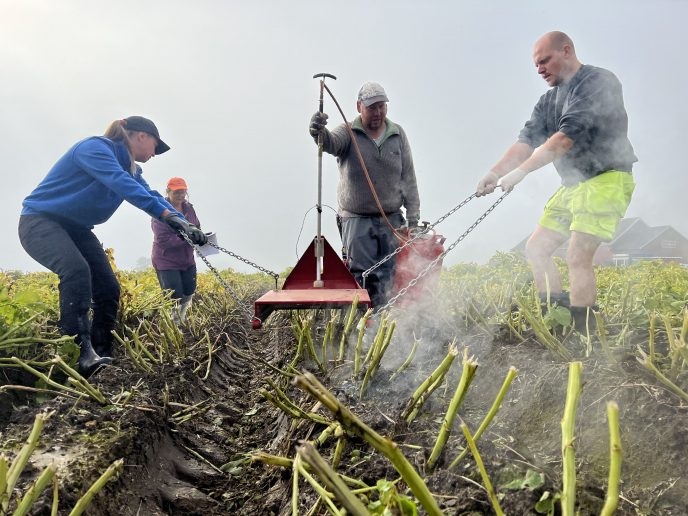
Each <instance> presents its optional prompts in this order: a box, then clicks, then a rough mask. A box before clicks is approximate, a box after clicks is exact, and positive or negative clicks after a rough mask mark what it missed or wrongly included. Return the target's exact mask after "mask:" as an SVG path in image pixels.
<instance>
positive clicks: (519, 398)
mask: <svg viewBox="0 0 688 516" xmlns="http://www.w3.org/2000/svg"><path fill="white" fill-rule="evenodd" d="M404 317H405V315H404V313H403V312H402V313H399V314H398V319H397V320H398V323H399V327H398V328H397V332H396V333H395V337H394V339H393V341H392V346H391V347H390V351H389V352H388V355H386V356H385V360H383V363H382V366H381V369H380V371H379V372H378V374H377V375H376V377H375V381H374V382H373V384H372V385H371V387H370V389H369V392H368V394H367V396H366V397H365V398H364V399H363V400H359V397H358V384H357V383H356V382H353V381H352V380H351V371H352V367H351V361H350V360H349V359H350V358H351V357H350V356H348V357H347V358H348V359H347V360H346V361H345V362H344V363H343V364H340V365H338V366H336V367H334V364H333V363H332V364H330V367H329V370H328V373H327V374H325V375H323V374H322V373H318V372H317V370H315V368H314V365H313V364H311V363H302V364H301V365H300V366H299V367H303V368H306V369H310V370H311V371H312V372H314V373H316V374H317V375H318V376H319V377H320V378H321V380H322V381H323V382H324V383H325V384H326V385H327V386H328V387H329V388H330V389H331V390H332V392H334V393H335V394H336V395H337V396H338V398H339V399H340V400H341V401H343V402H345V403H346V404H347V405H349V407H350V408H351V410H352V411H353V412H354V413H355V414H357V415H358V416H359V417H360V418H361V419H363V420H364V421H365V422H366V423H367V424H368V425H370V426H371V427H372V428H373V429H375V430H376V431H377V432H379V433H381V434H384V435H386V436H388V437H390V438H392V439H393V440H395V441H396V442H397V443H398V444H399V445H400V446H401V449H402V450H403V451H404V453H405V455H406V456H407V457H408V458H409V460H410V461H411V462H412V464H414V465H415V466H416V468H417V469H418V470H419V471H423V470H424V466H425V462H426V460H427V457H428V454H429V452H430V450H431V448H432V446H433V444H434V441H435V439H436V436H437V432H438V429H439V425H440V422H441V419H442V417H443V416H444V413H445V411H446V409H447V404H448V402H449V400H450V399H451V396H452V394H453V392H454V389H455V387H456V385H457V383H458V379H459V376H460V373H461V356H459V357H457V360H456V361H455V363H454V365H453V367H452V369H451V371H450V374H449V375H448V378H447V381H446V383H445V384H444V385H443V386H442V387H440V389H438V390H437V391H436V392H435V393H434V394H433V396H432V397H431V398H430V400H429V401H428V403H427V404H426V406H425V407H424V409H423V410H422V412H421V413H420V414H419V417H418V418H417V419H416V421H414V422H413V423H412V424H411V425H406V424H405V423H404V422H403V420H402V418H401V417H400V412H401V410H402V409H403V407H404V404H405V402H406V400H407V399H408V396H409V395H410V393H411V392H412V391H413V390H414V389H415V388H416V387H417V385H418V384H419V383H420V382H421V381H422V380H423V379H425V378H426V377H427V375H428V374H429V373H430V372H431V371H432V370H433V369H434V368H435V367H436V366H437V365H438V364H439V362H440V361H441V360H442V358H443V357H444V356H445V355H446V352H447V348H448V346H449V343H450V342H451V341H452V340H453V339H454V338H455V337H456V342H457V344H458V345H459V347H460V349H462V348H463V347H466V346H467V347H468V349H469V353H470V354H471V355H473V356H475V358H476V360H477V361H478V363H479V366H478V370H477V374H476V376H475V378H474V380H473V383H472V385H471V387H470V390H469V392H468V394H467V396H466V398H465V401H464V402H463V404H462V406H461V408H460V410H459V416H460V417H461V418H462V419H463V420H464V421H465V422H466V423H467V424H468V426H469V428H472V429H475V428H477V426H478V425H479V424H480V422H481V421H482V418H483V417H484V415H485V413H486V412H487V410H488V408H489V406H490V405H491V403H492V400H493V399H494V397H495V395H496V393H497V391H498V390H499V387H500V386H501V384H502V381H503V379H504V377H505V376H506V374H507V371H508V369H509V367H510V366H514V367H516V368H517V369H518V370H519V374H518V376H517V378H516V380H515V381H514V382H513V384H512V386H511V389H510V391H509V393H508V394H507V396H506V398H505V400H504V402H503V404H502V408H501V410H500V412H499V414H498V415H497V417H496V419H495V420H494V422H493V423H492V425H491V426H490V427H489V428H488V431H487V432H486V433H485V434H484V435H483V436H482V438H481V439H480V441H479V442H478V447H479V449H480V452H481V454H482V457H483V461H484V462H485V466H486V469H487V471H488V473H489V474H490V476H491V478H492V481H493V483H494V485H495V488H496V490H497V491H498V493H499V494H500V498H501V499H500V503H501V506H502V509H503V510H504V512H505V513H506V514H519V515H520V514H537V513H536V512H535V504H536V503H537V501H538V500H539V499H540V498H541V496H542V495H543V493H544V492H545V491H549V492H550V493H555V492H557V491H558V490H559V489H560V486H561V453H560V447H561V432H560V419H561V415H562V412H563V407H564V402H565V398H566V383H567V376H568V364H567V363H566V362H565V361H563V360H561V359H558V358H556V357H555V356H553V355H552V354H551V353H550V352H549V351H547V350H546V349H544V348H543V347H542V346H541V345H539V344H538V343H536V342H535V341H534V340H532V339H529V340H526V341H525V342H520V343H517V342H514V341H513V340H512V339H510V338H509V336H508V335H507V334H506V333H500V332H499V331H498V330H499V329H497V331H496V333H495V334H493V335H488V334H485V333H484V332H482V331H477V330H476V331H472V330H470V329H466V328H462V327H453V326H452V325H451V324H444V325H443V329H442V330H439V331H438V330H427V329H423V328H419V327H417V326H416V325H417V321H414V322H409V323H405V322H404ZM320 331H322V328H320ZM414 331H415V332H416V336H418V337H421V338H422V340H421V344H420V346H419V349H418V352H417V354H416V358H415V360H414V362H413V363H412V365H411V366H410V367H409V369H407V370H406V371H405V372H404V373H403V374H401V375H399V376H398V377H397V378H395V379H394V381H393V382H389V381H388V379H389V377H390V375H391V374H392V372H394V370H395V369H396V368H397V367H398V366H399V365H400V364H401V363H402V362H403V360H404V358H405V357H406V355H407V354H408V351H409V349H410V346H411V343H412V341H413V333H414ZM368 333H369V334H370V335H372V333H373V331H372V330H371V331H369V332H368ZM230 335H231V337H230ZM576 339H577V337H576V336H572V337H571V338H570V339H569V341H567V342H566V345H567V347H568V348H569V349H570V350H572V351H573V352H574V354H575V355H576V358H577V359H580V360H582V362H583V384H584V385H583V390H582V394H581V401H580V404H579V408H578V413H577V424H576V436H577V437H576V461H577V472H578V486H577V505H578V508H579V510H580V514H583V515H586V514H597V513H598V512H599V510H600V508H601V506H602V504H603V500H604V495H605V486H606V478H607V472H608V461H609V451H608V448H609V444H608V440H609V437H608V430H607V421H606V403H607V402H608V401H611V400H614V401H616V402H617V403H618V405H619V408H620V422H621V423H620V424H621V436H622V443H623V448H624V454H623V461H624V462H623V467H622V481H623V484H622V486H621V493H622V499H621V502H620V505H619V509H618V512H617V514H629V515H630V514H657V515H683V514H686V513H688V461H686V459H685V453H686V450H687V449H688V446H687V445H688V410H687V407H686V405H685V403H682V402H681V401H680V399H679V398H677V397H676V396H675V395H673V394H671V393H669V392H668V391H667V390H665V389H664V388H662V387H661V386H659V385H658V384H657V382H656V381H655V380H654V378H652V377H650V376H649V375H648V374H647V373H646V372H645V370H643V369H642V368H641V367H640V366H639V365H638V363H637V361H636V360H635V357H634V356H633V354H632V353H631V352H630V351H629V352H627V353H616V355H615V356H614V360H612V361H610V360H609V359H608V358H607V357H606V356H603V355H602V354H600V353H598V351H597V349H596V346H595V347H593V352H592V354H591V355H590V356H588V357H586V356H585V353H584V348H583V347H582V345H581V342H580V340H576ZM219 342H220V344H221V346H220V349H219V351H218V352H217V353H216V354H215V356H214V359H213V363H212V367H211V370H210V374H209V376H208V378H207V379H206V380H203V379H201V376H202V374H198V373H194V372H193V370H194V368H196V367H197V366H198V365H199V364H203V363H205V362H206V361H207V349H202V348H201V347H198V348H196V349H195V350H194V351H193V353H192V355H191V356H189V357H188V358H187V359H185V360H184V361H182V362H180V363H176V364H168V365H166V366H164V367H163V368H162V369H160V370H159V371H157V372H156V373H155V374H142V373H140V372H139V371H138V370H137V369H135V368H134V367H133V365H132V364H131V363H130V362H129V359H128V358H127V357H126V356H123V354H122V353H120V354H119V355H118V357H117V361H116V366H113V367H109V368H107V369H105V370H103V371H102V372H100V373H99V374H98V375H97V376H96V378H95V379H94V382H95V383H96V384H97V385H98V386H99V388H100V389H101V390H102V391H103V392H104V393H106V395H107V396H109V397H113V396H117V395H118V394H121V393H122V392H123V391H130V390H131V389H132V387H133V386H135V385H136V386H137V387H136V391H135V393H134V395H133V396H132V397H131V399H130V401H129V402H128V403H127V404H126V405H125V406H124V407H122V406H114V405H108V406H105V407H103V406H100V405H98V404H97V403H95V402H91V401H87V400H80V401H75V400H74V399H69V398H65V397H54V398H51V399H46V400H41V402H40V403H38V402H37V400H36V399H35V397H33V396H31V397H29V396H27V395H26V394H24V393H21V392H19V391H7V392H3V393H0V396H1V397H0V409H1V410H0V414H2V416H3V417H2V419H1V420H0V432H1V435H0V437H1V440H2V447H3V448H4V450H5V451H6V452H8V453H10V454H13V453H14V452H16V450H17V449H18V447H19V446H20V445H21V443H22V442H23V441H24V440H25V439H26V437H27V436H28V433H29V431H30V428H31V425H32V423H33V420H34V417H35V414H36V413H37V411H38V410H43V409H49V410H55V415H54V416H53V417H52V418H51V419H50V420H49V421H48V424H47V425H46V428H45V430H44V432H43V437H42V438H41V442H42V446H41V447H40V449H39V450H38V451H37V452H36V453H35V454H34V457H33V459H32V461H31V467H30V468H28V470H27V471H26V472H25V475H24V476H23V477H22V479H21V481H20V486H24V485H26V484H27V483H28V482H29V481H30V480H31V478H32V477H34V476H35V475H36V473H37V472H39V471H40V470H41V469H42V467H43V466H44V465H46V464H48V463H49V462H51V461H56V462H58V464H59V465H60V475H61V484H60V486H61V487H60V507H61V513H64V514H67V513H68V508H70V507H71V506H73V504H74V502H75V501H76V500H77V499H78V498H79V497H80V496H81V494H82V493H83V492H84V490H85V488H86V487H87V486H89V485H90V484H91V483H92V482H93V481H94V480H95V479H96V478H97V477H98V476H99V475H100V473H102V471H104V470H105V469H106V468H107V466H108V465H109V464H111V463H112V462H113V461H115V460H116V459H119V458H124V462H125V467H124V470H123V472H122V474H121V475H120V476H119V478H118V479H117V480H116V481H113V482H110V483H109V484H108V485H107V486H106V488H105V489H104V490H103V491H102V492H101V493H100V494H99V495H97V496H96V497H95V499H94V501H93V503H92V505H91V507H90V508H89V510H88V514H113V515H114V514H117V515H139V514H140V515H149V514H150V515H155V514H199V515H200V514H203V515H209V514H254V515H263V514H265V515H269V514H275V515H277V514H291V470H288V469H287V470H285V469H281V468H279V467H276V466H268V465H264V464H261V463H257V462H250V461H247V460H246V457H247V453H249V452H252V451H255V450H262V451H266V452H268V453H271V454H275V455H285V456H289V457H292V456H293V454H294V446H295V444H296V443H297V442H298V441H299V440H301V439H313V438H315V437H317V436H318V435H319V433H320V432H321V431H322V430H323V428H324V426H323V425H318V424H315V423H311V422H301V423H299V424H295V423H293V421H292V420H291V419H290V418H289V417H287V416H286V415H285V414H284V413H283V412H281V411H280V410H278V409H276V408H275V407H273V406H272V405H271V404H269V403H268V402H267V401H266V400H265V398H264V397H263V396H262V395H261V394H260V389H261V388H264V387H266V383H265V378H268V377H270V378H273V379H274V380H275V381H276V382H277V383H278V384H279V385H281V386H283V388H284V389H285V391H286V392H287V394H288V395H289V396H290V398H291V399H292V400H293V401H294V402H296V403H297V404H299V405H300V406H302V407H305V408H308V409H310V408H312V407H313V404H314V401H313V400H312V399H309V398H308V397H307V396H306V395H305V394H304V393H303V392H302V391H300V390H298V389H296V388H295V387H292V386H291V385H290V382H289V380H288V379H287V378H285V377H283V376H281V375H280V374H278V373H276V372H275V371H274V370H273V369H271V368H270V367H269V366H268V365H267V364H266V363H269V364H271V365H273V366H276V367H280V368H284V367H286V363H287V362H289V361H290V360H291V359H292V357H293V354H294V350H295V342H294V338H293V335H292V331H291V329H290V327H289V324H288V318H287V317H286V316H280V315H277V316H273V319H272V320H271V323H270V325H267V326H266V327H265V329H263V330H260V331H255V332H251V331H250V330H247V331H246V332H245V333H244V336H242V332H241V331H232V332H229V331H228V332H226V333H225V337H224V338H223V339H221V340H220V341H219ZM316 342H318V339H317V338H316ZM202 372H203V370H202V371H201V373H202ZM5 374H6V373H5ZM16 381H17V378H12V379H11V382H10V378H8V377H5V378H3V380H2V382H3V383H8V382H10V383H16ZM26 382H27V383H31V382H30V379H26ZM192 404H200V405H198V407H197V410H196V412H197V413H196V415H195V417H192V418H190V419H188V420H187V421H184V420H183V415H184V414H179V413H178V412H179V411H180V410H182V408H183V407H184V406H188V405H192ZM321 413H322V414H323V415H324V416H327V417H330V414H327V413H326V412H324V411H322V410H321ZM460 434H461V432H460V430H459V429H458V425H455V427H454V431H453V433H452V435H451V437H450V439H449V441H448V444H447V447H446V449H445V451H444V453H443V455H442V458H441V460H440V463H439V465H438V467H437V468H436V470H435V472H433V473H432V474H430V475H428V476H427V483H428V485H429V487H430V489H431V491H432V492H433V493H434V494H435V495H436V497H437V500H438V501H439V503H440V506H441V507H442V509H443V510H444V511H445V513H446V514H455V515H469V514H491V513H493V510H492V506H491V505H490V503H489V501H488V498H487V494H486V492H485V490H484V489H483V488H482V487H481V485H480V483H481V479H480V476H479V474H478V472H477V469H476V468H475V462H474V460H473V459H472V457H471V456H470V454H469V455H468V456H467V457H466V458H465V459H464V460H463V461H462V462H461V463H460V464H459V465H458V466H457V467H456V468H453V469H447V468H448V465H449V464H450V463H451V462H452V460H453V459H454V458H455V457H456V456H457V455H458V453H459V452H460V451H461V450H462V449H463V447H464V445H465V443H464V439H463V437H462V435H460ZM332 448H333V445H332V443H331V442H328V443H326V445H325V446H324V447H322V448H321V450H320V451H321V453H322V454H323V456H324V457H325V458H328V457H329V456H330V455H331V453H332ZM529 470H531V471H534V472H536V473H542V474H543V475H544V484H542V485H538V486H536V487H535V488H533V489H528V487H527V486H522V488H520V489H518V488H517V489H507V488H506V487H504V486H505V485H506V484H508V483H509V482H513V481H514V480H518V479H523V478H525V477H526V474H527V472H528V471H529ZM339 471H340V472H341V473H344V474H346V475H348V476H350V477H354V478H359V479H361V480H363V481H364V482H366V483H368V484H370V485H374V484H375V482H376V481H377V480H379V479H381V478H387V479H388V480H394V479H396V478H397V477H398V474H397V473H396V472H395V470H394V468H393V467H392V466H391V464H390V463H389V461H387V460H386V459H385V458H384V457H383V456H381V455H380V454H379V453H377V452H375V451H374V450H372V449H371V448H370V447H369V446H367V445H366V444H365V443H363V442H362V441H361V440H360V439H357V438H350V439H348V441H347V444H346V448H345V453H344V457H343V460H342V463H341V465H340V467H339ZM397 487H398V489H399V490H400V491H401V492H402V493H403V492H405V491H406V488H405V486H404V484H403V483H399V484H398V486H397ZM315 500H316V498H315V496H314V494H313V492H312V491H310V489H309V488H307V487H306V486H305V485H303V486H302V496H301V502H300V504H301V505H300V513H303V514H305V513H306V512H307V511H308V510H309V509H310V508H311V506H312V504H313V503H314V502H315ZM49 504H50V499H49V498H48V497H47V495H46V496H44V497H43V498H42V499H41V500H40V502H39V504H38V505H37V506H36V508H35V512H34V513H35V514H49V512H50V505H49ZM319 513H322V514H324V513H325V512H324V509H320V512H319ZM422 513H423V511H422V509H421V514H422Z"/></svg>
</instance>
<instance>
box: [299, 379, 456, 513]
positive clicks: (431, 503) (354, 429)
mask: <svg viewBox="0 0 688 516" xmlns="http://www.w3.org/2000/svg"><path fill="white" fill-rule="evenodd" d="M294 384H295V385H296V386H297V387H299V388H300V389H303V390H304V391H306V392H308V393H309V394H310V395H311V396H313V397H314V398H316V399H317V400H319V401H321V402H322V404H323V405H324V406H325V407H326V408H327V409H328V410H329V411H330V412H332V414H333V415H334V416H335V418H336V419H337V420H338V421H339V422H340V423H341V424H342V426H343V427H344V429H345V430H346V431H347V432H349V433H351V434H353V435H356V436H358V437H361V438H362V439H363V440H364V441H366V442H367V443H368V444H370V445H371V446H372V447H373V448H375V449H376V450H377V451H379V452H380V453H382V454H383V455H385V456H386V457H387V458H388V459H389V460H390V461H391V462H392V464H393V465H394V467H395V468H396V470H397V471H398V472H399V474H400V475H401V477H402V478H403V479H404V482H406V485H408V486H409V489H411V492H413V494H414V496H415V497H416V498H417V499H418V501H419V502H420V503H421V505H422V506H423V508H424V509H425V511H426V512H427V513H428V514H429V515H431V516H437V515H441V514H442V511H440V508H439V506H438V505H437V502H436V501H435V499H434V498H433V496H432V493H430V490H429V489H428V486H427V485H425V482H424V481H423V479H422V478H421V477H420V475H419V474H418V472H417V471H416V470H415V469H414V468H413V466H412V465H411V463H410V462H409V461H408V460H407V459H406V457H405V456H404V454H403V453H402V452H401V450H399V447H398V446H397V444H396V443H394V441H392V440H390V439H387V438H386V437H383V436H381V435H380V434H378V433H377V432H375V431H374V430H373V429H372V428H370V427H369V426H368V425H366V424H365V423H363V421H361V420H360V419H358V418H357V417H356V416H355V415H354V414H353V413H352V412H351V411H350V410H349V409H348V408H347V407H345V406H344V405H342V404H341V403H340V402H339V400H338V399H337V398H336V397H335V396H333V395H332V393H331V392H330V391H328V390H327V389H326V388H325V387H324V386H323V385H322V384H321V383H320V382H319V381H318V380H317V379H316V378H315V376H313V375H312V374H311V373H303V374H302V375H299V376H297V377H296V378H294Z"/></svg>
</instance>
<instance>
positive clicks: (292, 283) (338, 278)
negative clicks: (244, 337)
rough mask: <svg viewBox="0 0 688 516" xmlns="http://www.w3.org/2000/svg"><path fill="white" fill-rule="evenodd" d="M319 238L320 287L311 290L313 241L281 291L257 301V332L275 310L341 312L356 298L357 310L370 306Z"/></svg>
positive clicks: (270, 292) (313, 279) (313, 265)
mask: <svg viewBox="0 0 688 516" xmlns="http://www.w3.org/2000/svg"><path fill="white" fill-rule="evenodd" d="M321 238H322V247H323V262H322V263H323V268H322V272H321V277H320V279H321V280H322V282H323V287H314V286H313V282H314V281H315V279H316V278H315V276H316V268H317V258H316V253H315V239H314V240H313V241H312V242H311V244H310V245H309V246H308V249H306V252H305V253H303V255H302V256H301V258H299V261H298V262H297V263H296V265H295V266H294V269H293V270H292V271H291V272H290V273H289V276H287V279H286V280H285V281H284V285H283V286H282V290H271V291H269V292H267V293H266V294H264V295H263V296H261V297H260V298H258V299H257V300H256V302H255V305H254V310H255V317H254V318H253V327H254V328H260V327H261V325H262V324H263V321H265V319H267V318H268V317H269V315H270V314H271V313H272V312H274V311H275V310H290V309H304V308H319V307H327V308H341V307H346V306H350V305H351V304H353V302H354V299H355V298H356V296H358V306H359V307H361V308H362V309H363V308H365V309H367V308H370V307H371V305H372V303H371V302H370V296H369V295H368V292H367V291H366V289H364V288H361V287H360V285H359V284H358V283H356V280H355V279H354V277H353V276H352V275H351V273H350V272H349V269H347V268H346V265H344V262H342V259H341V258H340V257H339V255H338V254H337V253H336V252H335V250H334V249H332V246H331V245H330V244H329V243H328V241H327V240H326V239H325V237H321Z"/></svg>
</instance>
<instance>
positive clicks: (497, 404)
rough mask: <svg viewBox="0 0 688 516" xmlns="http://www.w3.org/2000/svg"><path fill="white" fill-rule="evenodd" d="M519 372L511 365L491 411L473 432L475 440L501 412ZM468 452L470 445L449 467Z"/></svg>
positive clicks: (456, 463) (454, 465)
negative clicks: (505, 398)
mask: <svg viewBox="0 0 688 516" xmlns="http://www.w3.org/2000/svg"><path fill="white" fill-rule="evenodd" d="M517 374H518V371H517V370H516V368H515V367H513V366H512V367H510V368H509V372H508V373H507V374H506V378H505V379H504V383H503V384H502V388H501V389H499V392H498V393H497V397H496V398H495V400H494V402H493V403H492V406H491V407H490V410H489V412H488V413H487V415H486V416H485V419H483V422H482V423H480V426H479V427H478V430H476V432H475V434H473V440H474V441H477V440H478V439H480V436H481V435H483V432H484V431H485V430H486V429H487V427H488V426H489V424H490V423H491V422H492V420H493V419H494V417H495V416H496V415H497V412H499V408H500V407H501V406H502V400H503V399H504V396H506V393H507V391H508V390H509V386H510V385H511V382H512V381H513V379H514V378H516V375H517ZM467 453H468V447H466V449H464V450H463V451H462V452H461V453H460V454H459V456H458V457H456V459H454V462H452V463H451V464H450V465H449V469H451V468H454V467H456V466H457V465H458V464H459V462H461V460H462V459H463V458H464V457H465V456H466V454H467Z"/></svg>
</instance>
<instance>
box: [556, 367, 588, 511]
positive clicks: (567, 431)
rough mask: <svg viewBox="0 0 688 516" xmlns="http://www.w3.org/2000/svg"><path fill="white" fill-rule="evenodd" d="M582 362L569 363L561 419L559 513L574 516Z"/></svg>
mask: <svg viewBox="0 0 688 516" xmlns="http://www.w3.org/2000/svg"><path fill="white" fill-rule="evenodd" d="M582 367H583V364H582V363H581V362H571V363H569V381H568V386H567V388H566V404H565V405H564V416H563V417H562V419H561V454H562V461H563V468H564V471H563V479H562V484H563V485H562V489H561V514H562V516H574V515H575V510H574V508H575V505H576V453H575V448H574V446H573V443H574V440H575V435H574V429H575V424H576V407H577V405H578V399H579V397H580V375H581V368H582Z"/></svg>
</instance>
